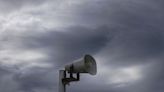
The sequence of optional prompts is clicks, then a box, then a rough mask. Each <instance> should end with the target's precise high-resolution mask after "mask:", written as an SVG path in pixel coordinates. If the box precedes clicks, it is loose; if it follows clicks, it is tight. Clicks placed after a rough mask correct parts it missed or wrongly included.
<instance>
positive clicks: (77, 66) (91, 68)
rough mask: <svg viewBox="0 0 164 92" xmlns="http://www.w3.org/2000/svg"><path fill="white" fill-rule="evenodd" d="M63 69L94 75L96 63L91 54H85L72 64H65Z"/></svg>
mask: <svg viewBox="0 0 164 92" xmlns="http://www.w3.org/2000/svg"><path fill="white" fill-rule="evenodd" d="M65 70H66V71H68V72H71V73H89V74H91V75H96V73H97V65H96V61H95V59H94V58H93V57H92V56H91V55H85V56H84V57H83V58H81V59H79V60H76V61H75V62H73V63H72V64H69V65H66V66H65Z"/></svg>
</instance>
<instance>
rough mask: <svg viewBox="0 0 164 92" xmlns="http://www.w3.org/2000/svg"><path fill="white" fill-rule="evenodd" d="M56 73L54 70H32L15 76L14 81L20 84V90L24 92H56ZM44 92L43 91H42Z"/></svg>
mask: <svg viewBox="0 0 164 92" xmlns="http://www.w3.org/2000/svg"><path fill="white" fill-rule="evenodd" d="M55 72H56V71H54V70H53V69H43V68H36V67H35V68H32V69H29V71H25V72H24V71H23V72H21V73H17V74H15V75H14V80H15V81H17V83H19V85H20V86H19V88H18V90H21V91H22V92H29V91H30V92H36V90H38V89H39V90H43V92H44V90H49V91H50V92H51V91H54V90H55V89H56V86H57V84H56V83H57V81H56V80H54V78H56V79H57V76H56V74H55ZM40 92H42V91H40Z"/></svg>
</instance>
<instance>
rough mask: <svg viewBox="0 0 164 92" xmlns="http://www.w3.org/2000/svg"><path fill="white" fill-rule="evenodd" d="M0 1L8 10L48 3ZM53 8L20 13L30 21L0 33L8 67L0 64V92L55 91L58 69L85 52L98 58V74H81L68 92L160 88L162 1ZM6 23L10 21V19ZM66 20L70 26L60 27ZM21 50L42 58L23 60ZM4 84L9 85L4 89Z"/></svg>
mask: <svg viewBox="0 0 164 92" xmlns="http://www.w3.org/2000/svg"><path fill="white" fill-rule="evenodd" d="M0 2H2V3H1V4H2V5H4V6H1V7H2V9H4V10H5V11H7V12H9V13H11V14H12V12H11V11H17V10H19V9H22V11H23V7H24V8H30V7H31V6H32V7H35V6H38V7H40V5H42V4H45V3H47V4H50V2H52V1H49V0H48V1H43V0H36V1H31V0H30V1H29V0H28V1H25V0H14V1H11V0H5V1H4V0H1V1H0ZM53 3H54V2H53ZM69 4H70V5H69ZM59 6H60V7H58V8H56V7H55V6H54V7H52V6H51V5H50V6H46V8H45V9H44V10H47V11H48V12H51V13H48V12H45V11H40V10H37V9H36V10H31V12H30V10H29V12H24V13H23V14H24V15H26V14H27V15H30V18H29V19H31V17H32V20H31V21H30V22H29V21H26V22H27V23H24V24H22V25H23V26H22V25H21V26H20V25H19V22H18V24H17V25H16V26H17V27H13V25H12V24H10V25H11V28H13V29H12V30H14V32H11V31H10V30H11V29H10V30H8V29H5V32H6V33H4V32H3V33H4V34H5V35H3V36H1V38H0V43H1V44H3V45H2V46H1V47H0V52H1V53H0V54H1V57H0V61H1V63H2V64H4V65H5V66H8V67H3V66H0V82H1V84H0V90H1V91H3V92H11V91H12V92H29V91H30V92H48V91H49V92H54V91H57V83H58V77H57V76H58V69H59V68H61V67H62V66H63V65H65V64H66V63H68V62H71V61H72V60H74V59H78V58H79V57H81V56H83V55H84V54H86V53H87V54H92V55H94V56H95V58H96V60H98V61H97V63H98V71H99V72H98V75H97V76H95V77H91V76H89V75H88V76H82V79H81V80H82V81H80V82H78V83H73V84H71V86H70V87H68V91H78V92H83V91H88V92H89V91H94V92H99V91H101V92H109V91H110V92H154V91H157V92H163V90H164V89H163V85H164V82H163V74H162V71H163V67H162V65H163V57H162V56H163V54H164V53H163V52H164V48H163V47H164V40H163V36H164V33H163V31H162V30H163V29H164V27H163V15H164V13H163V1H162V0H158V1H155V0H142V1H141V0H139V1H137V0H115V1H111V0H95V1H93V0H83V1H72V0H70V1H69V2H66V1H63V2H62V3H60V5H59ZM42 8H44V7H42ZM42 8H41V9H42ZM54 8H55V10H53V9H54ZM33 9H34V8H33ZM59 11H60V12H59ZM38 12H39V13H38ZM56 13H57V14H56ZM20 15H21V14H20ZM53 17H55V19H53ZM56 18H59V20H60V19H61V21H62V22H61V21H57V20H56ZM16 19H17V18H16ZM18 19H19V18H18ZM23 19H24V18H23ZM23 19H22V20H23ZM25 19H26V17H25ZM42 19H43V20H42ZM47 19H48V20H47ZM22 20H19V21H20V22H21V21H22ZM8 21H10V20H8ZM42 21H44V22H46V23H42ZM12 22H14V23H15V20H14V21H12ZM49 22H50V23H52V24H48V23H49ZM58 22H59V24H58ZM60 22H61V23H60ZM16 23H17V22H16ZM28 23H29V24H28ZM67 23H70V25H63V24H67ZM1 24H3V22H2V23H1ZM6 24H8V23H5V25H6ZM30 24H31V25H30ZM34 24H36V25H34ZM43 24H48V25H43ZM53 25H54V26H60V25H62V26H63V28H61V29H60V28H55V27H49V26H53ZM14 26H15V25H14ZM45 26H48V27H45ZM64 26H65V27H64ZM21 28H25V30H24V29H21ZM43 30H44V31H43ZM21 32H22V33H21ZM26 51H33V52H37V54H36V53H35V54H34V55H38V53H40V52H41V54H43V53H44V54H43V55H45V57H44V58H41V59H32V60H30V61H31V62H29V61H28V59H27V58H26V59H27V60H25V59H24V58H25V57H27V56H28V54H25V55H24V52H26ZM11 52H12V53H11ZM13 52H15V54H16V55H15V56H14V54H13ZM5 53H8V54H7V55H6V54H5ZM20 53H22V54H23V55H22V56H21V55H20ZM18 54H19V55H18ZM5 55H6V56H5ZM39 55H40V54H39ZM3 56H5V58H4V57H3ZM31 56H32V55H31ZM6 57H7V58H6ZM15 57H16V58H15ZM21 58H22V59H21ZM28 58H29V57H28ZM30 58H31V57H30ZM9 59H10V60H9ZM9 61H10V62H11V61H14V62H16V61H19V63H20V62H22V63H21V64H19V63H18V65H17V62H16V63H15V64H14V65H16V66H17V67H13V65H12V64H11V65H10V64H9V65H8V63H6V62H9ZM25 61H26V62H25ZM27 61H28V62H27ZM38 61H41V62H38ZM23 62H25V63H23ZM35 64H36V65H37V66H36V65H35ZM40 64H41V65H40ZM46 64H52V66H46ZM43 66H44V67H43ZM11 67H12V68H11ZM45 67H46V68H45ZM52 67H53V68H52ZM136 67H137V68H136ZM118 76H119V77H118ZM5 83H6V84H5ZM6 85H10V86H12V87H11V88H9V89H5V88H4V86H6ZM14 85H15V86H14ZM88 86H89V87H88Z"/></svg>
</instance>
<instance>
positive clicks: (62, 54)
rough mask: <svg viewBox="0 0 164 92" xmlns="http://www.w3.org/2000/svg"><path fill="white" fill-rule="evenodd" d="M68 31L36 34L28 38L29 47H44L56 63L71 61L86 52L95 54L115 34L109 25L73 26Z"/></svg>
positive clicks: (26, 41) (26, 42) (27, 45)
mask: <svg viewBox="0 0 164 92" xmlns="http://www.w3.org/2000/svg"><path fill="white" fill-rule="evenodd" d="M66 30H67V31H66V32H59V31H58V32H57V31H51V32H47V33H44V34H40V35H38V34H37V35H34V36H33V37H31V38H29V39H27V40H26V38H25V41H24V42H25V47H27V48H33V49H34V48H44V49H45V51H46V52H47V53H48V55H49V56H50V61H51V62H55V63H61V62H69V61H70V60H74V59H75V58H76V59H77V58H79V57H81V56H82V55H84V54H86V53H87V54H94V53H96V52H97V51H99V50H100V49H101V48H103V47H104V46H105V45H106V44H107V42H108V41H110V39H111V38H112V36H113V35H114V32H110V31H109V30H110V29H109V28H107V27H100V28H95V29H88V28H84V27H72V28H69V29H66Z"/></svg>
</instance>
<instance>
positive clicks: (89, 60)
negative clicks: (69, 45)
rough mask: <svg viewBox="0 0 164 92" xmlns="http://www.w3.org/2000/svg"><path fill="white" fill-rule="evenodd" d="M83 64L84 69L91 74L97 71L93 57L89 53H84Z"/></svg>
mask: <svg viewBox="0 0 164 92" xmlns="http://www.w3.org/2000/svg"><path fill="white" fill-rule="evenodd" d="M84 59H85V66H86V71H88V73H90V74H91V75H96V73H97V65H96V61H95V59H94V58H93V57H92V56H91V55H85V57H84Z"/></svg>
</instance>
